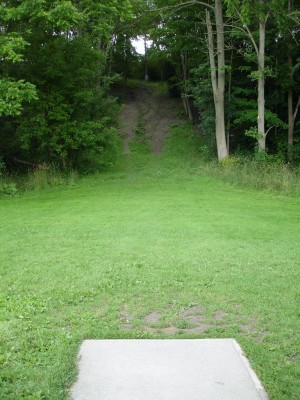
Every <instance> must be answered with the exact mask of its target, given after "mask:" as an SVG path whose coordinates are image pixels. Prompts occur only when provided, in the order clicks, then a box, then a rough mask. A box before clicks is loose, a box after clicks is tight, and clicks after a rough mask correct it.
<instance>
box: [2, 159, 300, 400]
mask: <svg viewBox="0 0 300 400" xmlns="http://www.w3.org/2000/svg"><path fill="white" fill-rule="evenodd" d="M131 159H134V161H132V162H131V161H128V160H127V159H126V160H125V162H124V163H125V164H124V165H125V167H124V168H123V169H120V170H118V169H116V170H115V171H114V172H107V173H103V174H99V175H93V176H88V177H86V178H81V179H80V180H79V182H78V185H77V186H73V187H70V188H57V189H52V190H49V191H40V192H38V191H37V192H34V191H33V192H28V193H27V194H24V195H22V196H21V197H16V198H2V199H1V200H0V218H1V228H0V229H1V273H0V274H1V283H0V284H1V292H0V293H1V297H0V301H1V325H0V328H1V343H0V344H1V356H0V357H1V358H0V362H1V368H0V371H1V372H0V374H1V375H0V379H1V380H0V382H1V388H0V398H1V399H14V400H16V399H35V400H36V399H51V400H54V399H57V400H58V399H64V398H67V394H68V390H69V388H70V386H71V384H72V382H74V380H75V378H76V373H77V372H76V355H77V352H78V349H79V346H80V343H81V342H82V341H83V340H84V339H101V338H106V339H107V338H139V339H140V338H145V339H146V338H177V339H178V338H234V339H236V340H237V341H238V342H239V343H240V345H241V346H242V348H243V350H244V351H245V353H246V355H247V356H248V358H249V360H250V362H251V363H252V366H253V368H254V369H255V371H256V372H257V374H258V376H259V377H260V379H261V380H262V383H263V385H264V386H265V388H266V390H267V392H268V393H269V395H270V398H271V399H274V400H296V399H299V397H300V383H299V373H300V361H299V331H300V322H299V321H300V319H299V316H300V315H299V310H300V307H299V300H300V298H299V275H300V270H299V260H300V246H299V243H300V229H299V226H300V225H299V222H300V201H299V199H297V198H288V197H284V196H281V195H280V194H279V193H267V192H263V191H253V190H252V191H251V190H248V189H243V188H238V187H232V186H229V185H228V184H225V183H223V182H221V181H220V180H218V179H216V178H212V177H209V176H208V174H207V172H204V171H202V170H201V166H200V165H199V166H198V167H195V168H191V167H188V166H187V167H184V165H180V163H179V164H178V166H177V167H176V168H175V167H174V165H173V164H172V163H171V162H167V160H166V159H165V158H164V157H163V156H161V157H156V156H150V155H148V156H144V158H143V157H142V156H141V157H138V156H136V158H134V157H133V156H132V158H131ZM131 159H130V160H131Z"/></svg>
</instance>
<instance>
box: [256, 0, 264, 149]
mask: <svg viewBox="0 0 300 400" xmlns="http://www.w3.org/2000/svg"><path fill="white" fill-rule="evenodd" d="M261 1H263V0H261ZM265 41H266V21H265V20H264V19H263V18H262V17H261V18H260V20H259V49H258V116H257V130H258V135H259V137H258V150H259V151H265V150H266V133H265Z"/></svg>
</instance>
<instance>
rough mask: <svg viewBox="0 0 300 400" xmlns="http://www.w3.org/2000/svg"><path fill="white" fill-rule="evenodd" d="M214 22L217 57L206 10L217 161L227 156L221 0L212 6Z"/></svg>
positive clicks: (217, 0)
mask: <svg viewBox="0 0 300 400" xmlns="http://www.w3.org/2000/svg"><path fill="white" fill-rule="evenodd" d="M214 14H215V23H216V41H217V49H216V50H217V59H216V58H215V45H214V35H213V28H212V23H211V19H210V13H209V11H208V10H206V26H207V36H208V51H209V60H210V68H211V82H212V88H213V94H214V104H215V118H216V141H217V150H218V159H219V161H221V160H223V159H224V158H226V157H227V156H228V148H227V145H226V131H225V109H224V107H225V99H224V92H225V47H224V43H225V42H224V24H223V11H222V2H221V0H215V6H214Z"/></svg>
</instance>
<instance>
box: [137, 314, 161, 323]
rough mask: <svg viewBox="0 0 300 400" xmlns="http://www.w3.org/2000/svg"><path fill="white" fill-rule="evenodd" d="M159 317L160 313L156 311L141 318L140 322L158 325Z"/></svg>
mask: <svg viewBox="0 0 300 400" xmlns="http://www.w3.org/2000/svg"><path fill="white" fill-rule="evenodd" d="M161 316H162V315H161V313H159V312H158V311H153V312H151V313H150V314H147V315H145V316H144V317H143V318H142V321H143V322H145V323H146V324H158V323H159V320H160V318H161Z"/></svg>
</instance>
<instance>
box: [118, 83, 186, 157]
mask: <svg viewBox="0 0 300 400" xmlns="http://www.w3.org/2000/svg"><path fill="white" fill-rule="evenodd" d="M180 105H181V101H180V99H178V98H177V99H176V98H170V97H169V95H168V93H167V91H166V89H165V88H164V87H163V86H160V85H159V84H157V85H154V84H147V83H143V82H142V83H141V84H140V85H139V86H138V87H137V88H136V89H135V90H134V92H133V96H131V98H129V99H127V100H126V102H125V106H124V108H123V109H122V111H121V131H122V135H123V138H124V153H125V154H129V153H130V141H131V140H132V139H134V137H135V135H136V134H139V135H141V134H142V135H144V136H145V138H146V139H148V140H149V141H150V143H151V150H152V152H153V153H154V154H157V155H159V154H160V153H161V151H162V149H163V146H164V141H165V138H166V136H167V134H168V132H169V129H170V128H171V126H172V125H173V124H176V123H178V122H180V121H181V120H182V119H181V118H180V116H179V114H180V112H181V108H180Z"/></svg>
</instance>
